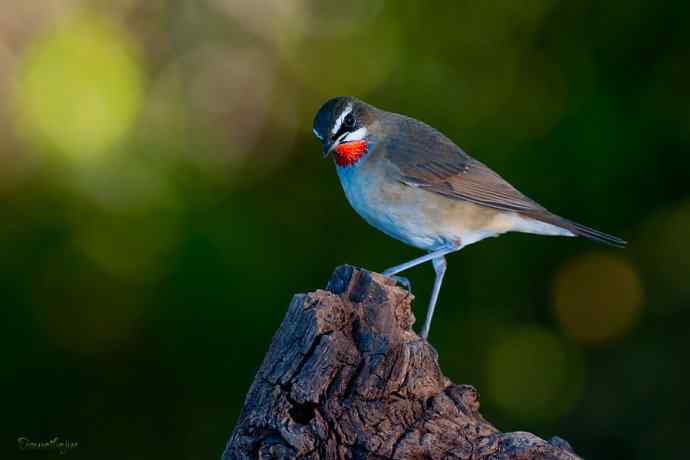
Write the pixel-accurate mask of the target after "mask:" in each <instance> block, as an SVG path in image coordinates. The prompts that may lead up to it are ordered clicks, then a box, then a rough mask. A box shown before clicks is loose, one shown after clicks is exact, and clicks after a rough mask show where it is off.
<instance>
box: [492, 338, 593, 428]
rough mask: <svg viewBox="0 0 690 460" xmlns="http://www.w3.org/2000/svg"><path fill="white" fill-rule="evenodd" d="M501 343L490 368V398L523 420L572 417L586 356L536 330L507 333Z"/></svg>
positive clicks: (497, 347)
mask: <svg viewBox="0 0 690 460" xmlns="http://www.w3.org/2000/svg"><path fill="white" fill-rule="evenodd" d="M497 338H498V339H497V340H496V341H495V342H493V343H492V344H491V348H490V350H489V353H488V357H487V360H486V365H485V377H486V385H487V391H488V394H487V397H488V398H489V399H491V400H492V402H494V403H495V404H496V405H497V406H499V407H500V408H501V409H502V410H504V411H505V412H506V413H508V414H510V415H511V416H513V417H516V418H518V419H522V420H529V421H552V420H555V419H557V418H559V417H560V416H562V415H564V414H565V413H567V412H568V411H569V410H570V409H571V408H572V406H573V405H574V403H575V402H577V400H578V399H579V397H580V395H581V391H582V386H583V382H584V365H583V360H582V357H581V355H580V354H579V353H577V352H576V351H575V350H573V349H571V348H569V347H567V346H566V344H565V343H564V342H563V341H562V340H561V339H560V338H559V337H558V336H556V335H555V334H554V333H553V332H551V331H549V330H547V329H544V328H541V327H537V326H530V327H516V328H511V329H506V330H505V331H504V333H502V334H500V335H499V336H497Z"/></svg>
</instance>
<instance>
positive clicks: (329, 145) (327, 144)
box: [323, 141, 336, 158]
mask: <svg viewBox="0 0 690 460" xmlns="http://www.w3.org/2000/svg"><path fill="white" fill-rule="evenodd" d="M335 144H336V143H335V142H333V141H324V142H323V157H324V158H326V157H327V156H328V154H329V153H331V150H333V146H334V145H335Z"/></svg>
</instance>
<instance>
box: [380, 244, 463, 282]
mask: <svg viewBox="0 0 690 460" xmlns="http://www.w3.org/2000/svg"><path fill="white" fill-rule="evenodd" d="M460 247H461V245H460V243H448V244H446V245H444V246H442V247H441V249H437V250H436V251H433V252H430V253H428V254H424V255H423V256H421V257H417V258H416V259H412V260H410V261H408V262H405V263H404V264H400V265H396V266H395V267H391V268H389V269H387V270H385V271H384V272H383V274H384V275H386V276H392V275H397V274H398V273H400V272H402V271H404V270H407V269H408V268H412V267H416V266H417V265H419V264H423V263H424V262H428V261H430V260H433V259H435V258H437V257H443V256H445V255H446V254H448V253H449V252H453V251H457V250H458V249H460Z"/></svg>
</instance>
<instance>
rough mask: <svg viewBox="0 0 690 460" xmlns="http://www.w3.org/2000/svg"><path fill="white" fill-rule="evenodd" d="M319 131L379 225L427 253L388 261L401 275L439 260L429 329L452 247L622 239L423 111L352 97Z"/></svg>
mask: <svg viewBox="0 0 690 460" xmlns="http://www.w3.org/2000/svg"><path fill="white" fill-rule="evenodd" d="M313 133H314V135H315V136H316V138H317V139H318V140H319V141H320V142H321V144H322V148H323V150H322V151H323V157H324V158H326V157H328V156H329V155H331V154H332V157H333V161H334V163H335V168H336V171H337V174H338V177H339V179H340V184H341V185H342V188H343V191H344V193H345V196H346V197H347V200H348V201H349V203H350V205H351V206H352V207H353V208H354V210H355V211H356V212H357V213H358V214H359V215H360V216H361V217H362V218H363V219H364V220H365V221H366V222H367V223H369V224H370V225H372V226H373V227H375V228H376V229H378V230H380V231H382V232H383V233H385V234H386V235H388V236H390V237H392V238H395V239H397V240H399V241H401V242H403V243H405V244H408V245H410V246H413V247H415V248H418V249H421V250H423V251H425V252H426V254H424V255H422V256H420V257H417V258H415V259H412V260H410V261H407V262H404V263H402V264H399V265H396V266H394V267H391V268H388V269H387V270H384V271H383V272H382V273H383V275H385V276H390V277H396V278H397V275H398V274H399V273H401V272H403V271H405V270H407V269H409V268H412V267H415V266H417V265H420V264H423V263H425V262H429V261H431V263H432V265H433V268H434V271H435V274H436V277H435V280H434V285H433V289H432V292H431V297H430V299H429V306H428V308H427V314H426V319H425V322H424V325H423V327H422V331H421V337H422V338H423V339H424V340H427V339H428V336H429V330H430V328H431V320H432V318H433V315H434V310H435V308H436V304H437V302H438V297H439V293H440V290H441V285H442V283H443V277H444V274H445V272H446V268H447V265H448V264H447V261H446V256H447V255H448V254H450V253H453V252H457V251H459V250H461V249H462V248H464V247H466V246H468V245H470V244H473V243H476V242H478V241H481V240H483V239H485V238H489V237H495V236H499V235H501V234H504V233H507V232H522V233H532V234H537V235H557V236H571V237H573V236H582V237H585V238H589V239H591V240H594V241H597V242H600V243H604V244H608V245H611V246H614V247H624V246H625V245H626V242H625V241H624V240H622V239H621V238H618V237H615V236H612V235H609V234H606V233H603V232H601V231H598V230H595V229H593V228H589V227H586V226H584V225H582V224H579V223H576V222H574V221H571V220H568V219H565V218H563V217H560V216H558V215H556V214H553V213H552V212H550V211H548V210H547V209H546V208H544V207H543V206H541V205H539V204H538V203H537V202H536V201H533V200H532V199H530V198H528V197H527V196H525V195H524V194H522V193H521V192H520V191H518V190H517V189H516V188H515V187H513V186H512V185H511V184H509V183H508V182H507V181H506V180H505V179H503V178H502V177H501V176H499V175H498V174H497V173H495V172H494V171H492V170H491V169H489V167H488V166H486V165H484V164H483V163H482V162H480V161H478V160H476V159H474V158H473V157H471V156H470V155H468V154H467V153H466V152H465V151H464V150H462V149H461V148H460V147H458V146H457V145H456V144H455V143H454V142H453V141H451V140H450V139H449V138H448V137H446V136H445V135H444V134H442V133H441V132H440V131H438V130H436V129H434V128H433V127H431V126H429V125H428V124H426V123H424V122H421V121H419V120H416V119H414V118H411V117H408V116H405V115H401V114H397V113H393V112H387V111H385V110H381V109H378V108H376V107H374V106H373V105H370V104H368V103H366V102H364V101H362V100H360V99H357V98H355V97H351V96H340V97H334V98H332V99H330V100H328V101H326V102H325V103H324V104H323V105H322V106H321V108H320V109H319V110H318V112H317V113H316V116H315V117H314V123H313Z"/></svg>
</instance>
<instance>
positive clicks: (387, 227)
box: [338, 167, 513, 251]
mask: <svg viewBox="0 0 690 460" xmlns="http://www.w3.org/2000/svg"><path fill="white" fill-rule="evenodd" d="M375 173H376V171H373V172H371V173H369V171H366V170H364V171H362V170H358V169H357V168H356V167H355V168H338V176H339V177H340V182H341V184H342V186H343V190H344V192H345V196H346V197H347V199H348V201H349V202H350V204H351V205H352V207H353V208H354V209H355V211H357V212H358V213H359V214H360V215H361V216H362V217H363V218H364V220H366V221H367V222H368V223H369V224H370V225H372V226H374V227H375V228H377V229H379V230H380V231H382V232H384V233H385V234H387V235H389V236H391V237H393V238H396V239H398V240H400V241H402V242H404V243H407V244H409V245H411V246H414V247H417V248H420V249H423V250H426V251H433V250H436V249H439V248H441V247H442V246H445V245H447V244H448V243H454V244H455V243H460V244H461V245H462V246H466V245H468V244H471V243H474V242H476V241H479V240H481V239H484V238H487V237H490V236H496V235H498V234H501V233H504V232H506V231H509V230H510V229H511V227H512V224H513V222H512V220H513V218H512V216H511V215H510V214H506V213H501V212H497V211H495V210H493V209H488V208H482V207H479V206H476V205H473V204H471V203H467V202H464V201H458V200H452V199H449V198H445V197H443V196H441V195H438V194H435V193H432V192H429V191H426V190H422V189H418V188H414V187H410V186H407V185H405V184H402V183H400V182H396V181H385V180H380V179H378V178H376V177H375Z"/></svg>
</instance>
